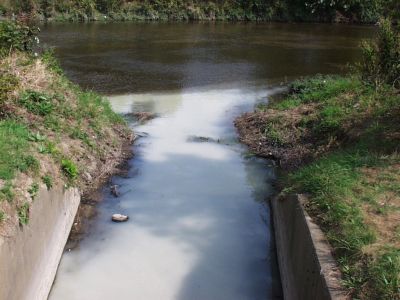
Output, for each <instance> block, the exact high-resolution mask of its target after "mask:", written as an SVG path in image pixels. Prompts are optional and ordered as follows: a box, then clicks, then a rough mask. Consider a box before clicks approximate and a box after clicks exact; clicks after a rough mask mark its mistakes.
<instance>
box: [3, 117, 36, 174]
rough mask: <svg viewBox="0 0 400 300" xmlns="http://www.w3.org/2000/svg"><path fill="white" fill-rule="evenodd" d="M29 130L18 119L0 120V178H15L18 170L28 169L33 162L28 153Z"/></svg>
mask: <svg viewBox="0 0 400 300" xmlns="http://www.w3.org/2000/svg"><path fill="white" fill-rule="evenodd" d="M28 137H29V131H28V129H27V128H26V127H25V126H24V125H21V124H19V123H17V122H16V121H13V120H3V121H0V153H1V155H0V179H3V180H10V179H13V178H14V175H15V173H16V171H17V170H26V169H28V168H29V166H30V165H31V163H32V160H31V159H30V156H28V155H27V152H28V149H29V144H28Z"/></svg>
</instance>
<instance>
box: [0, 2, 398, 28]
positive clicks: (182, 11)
mask: <svg viewBox="0 0 400 300" xmlns="http://www.w3.org/2000/svg"><path fill="white" fill-rule="evenodd" d="M399 11H400V7H399V3H398V1H397V0H389V1H387V0H367V1H358V0H357V1H356V0H354V1H321V0H308V1H293V0H262V1H260V0H239V1H237V0H236V1H234V0H224V1H202V0H193V1H181V0H144V1H136V0H132V1H126V0H85V1H83V0H63V1H55V0H16V1H10V0H0V13H2V14H3V15H11V14H13V13H14V14H17V15H23V17H25V18H26V17H31V18H33V19H36V20H49V21H90V20H110V19H111V20H253V21H255V20H267V21H271V20H272V21H308V22H311V21H313V22H315V21H317V22H358V23H374V22H376V21H377V20H378V18H379V16H381V15H386V16H391V17H392V18H396V19H398V18H399Z"/></svg>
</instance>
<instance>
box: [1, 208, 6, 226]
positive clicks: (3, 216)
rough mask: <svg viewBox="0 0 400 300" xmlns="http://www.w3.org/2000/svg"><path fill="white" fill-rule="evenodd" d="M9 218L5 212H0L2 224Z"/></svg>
mask: <svg viewBox="0 0 400 300" xmlns="http://www.w3.org/2000/svg"><path fill="white" fill-rule="evenodd" d="M6 218H7V215H6V213H5V212H4V211H2V210H0V223H2V222H4V221H5V220H6Z"/></svg>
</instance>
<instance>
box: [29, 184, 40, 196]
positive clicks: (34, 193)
mask: <svg viewBox="0 0 400 300" xmlns="http://www.w3.org/2000/svg"><path fill="white" fill-rule="evenodd" d="M38 192H39V184H38V183H36V182H35V183H32V185H31V187H30V188H29V189H28V193H29V195H31V198H32V200H34V199H35V198H36V196H37V194H38Z"/></svg>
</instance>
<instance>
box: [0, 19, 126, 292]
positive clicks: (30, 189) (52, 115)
mask: <svg viewBox="0 0 400 300" xmlns="http://www.w3.org/2000/svg"><path fill="white" fill-rule="evenodd" d="M0 39H1V49H0V53H1V58H0V241H1V242H0V246H1V247H0V252H1V255H3V254H4V253H7V249H8V248H7V247H8V245H11V244H13V245H14V246H15V247H16V249H15V252H14V254H13V256H15V257H13V258H11V257H10V260H9V261H10V263H11V262H13V261H20V262H26V263H27V265H29V266H31V265H34V264H35V263H38V261H39V260H40V259H41V257H40V253H36V254H38V255H37V256H35V257H33V255H34V254H33V252H34V249H35V241H37V242H36V243H41V242H48V241H50V240H52V238H51V237H52V236H53V235H56V233H54V232H53V231H55V230H58V229H60V228H58V227H56V228H54V229H52V227H51V226H52V225H53V223H54V224H57V218H60V219H62V218H64V214H67V213H68V215H69V216H70V218H71V220H66V222H65V223H63V224H62V226H66V227H69V228H66V229H65V234H66V235H65V236H63V237H57V241H58V242H57V243H58V244H57V245H52V244H49V245H48V247H46V249H47V248H49V249H50V248H54V249H55V252H59V249H61V250H62V248H63V247H64V245H65V242H66V240H65V239H66V237H67V236H68V233H69V230H70V228H71V227H70V226H71V225H72V220H73V218H74V216H75V213H76V208H77V207H75V208H74V209H69V205H71V207H72V206H74V205H75V204H74V203H75V202H76V201H75V200H73V199H75V198H76V197H75V194H78V196H79V195H81V196H82V195H85V194H90V193H91V192H92V191H94V190H95V189H96V188H98V187H99V185H101V184H102V183H103V182H104V180H106V179H107V177H108V176H110V175H111V174H113V173H115V172H116V167H117V166H118V165H119V164H120V163H121V162H123V161H124V160H125V159H126V158H127V157H129V156H130V155H131V151H130V149H129V145H130V143H131V140H132V133H131V131H130V130H129V128H128V127H127V125H126V124H125V122H124V120H123V119H122V118H121V117H120V116H119V115H117V114H116V113H114V112H113V111H112V110H111V107H110V105H109V103H108V101H107V100H106V99H104V98H103V97H101V96H100V95H97V94H95V93H92V92H86V91H83V90H81V89H80V88H79V87H78V86H76V85H74V84H72V83H71V82H70V81H69V80H68V79H67V78H66V77H65V76H64V75H63V73H62V70H61V69H60V67H59V66H58V64H57V62H56V61H55V59H54V58H53V56H52V55H51V53H48V52H44V53H42V54H39V55H38V54H37V53H34V52H33V51H34V48H35V47H36V43H37V38H36V37H35V32H34V30H33V29H31V28H28V27H25V26H23V25H18V24H14V23H8V22H2V23H0ZM46 191H48V193H46ZM54 191H58V192H59V196H60V197H59V198H60V199H61V200H59V198H57V197H55V196H54V195H55V194H56V193H54ZM72 194H73V195H72ZM71 195H72V196H71ZM71 197H72V198H71ZM48 198H49V199H50V200H48ZM70 198H71V199H70ZM68 199H70V200H71V202H70V204H69V202H68ZM38 201H46V203H47V204H46V205H44V204H41V203H38ZM59 201H61V202H60V203H59ZM78 203H79V198H78ZM51 207H54V208H55V209H52V208H51ZM57 207H58V208H59V209H64V208H65V212H64V210H62V211H61V210H60V211H58V210H57V209H56V208H57ZM50 212H51V214H52V215H48V213H50ZM42 213H43V215H38V214H42ZM58 214H60V215H59V216H58ZM57 216H58V217H57ZM31 220H32V224H31ZM44 220H47V221H46V222H47V223H46V222H43V221H44ZM53 220H54V222H53ZM75 225H79V224H75ZM47 226H50V227H49V228H50V229H51V230H49V228H47ZM35 235H38V236H37V239H35V238H34V237H35ZM24 236H25V237H26V238H27V237H33V239H29V241H28V239H25V238H24ZM18 240H20V242H21V243H22V244H19V243H18ZM30 247H32V248H31V249H32V251H31V252H29V251H28V252H24V251H25V250H24V249H28V248H30ZM56 248H57V249H56ZM3 250H4V251H3ZM39 252H40V251H39ZM21 253H25V254H21ZM29 253H32V257H19V256H18V255H19V254H21V255H28V256H29V255H30V254H29ZM51 255H52V254H51ZM56 256H57V255H56ZM36 259H37V260H38V261H32V260H36ZM49 259H50V258H49ZM58 259H59V257H58ZM28 262H29V263H28ZM53 263H54V264H55V266H57V265H58V261H57V259H55V260H54V262H53ZM38 265H40V263H38ZM3 266H4V265H3ZM13 266H14V267H15V268H20V269H19V270H14V269H13V270H11V269H6V270H3V268H2V271H5V272H6V274H7V276H4V278H6V277H7V278H8V275H10V274H18V272H26V271H27V270H31V268H30V267H27V266H25V265H24V263H22V264H19V265H18V264H13ZM25 267H26V268H25ZM34 269H35V268H34V266H33V267H32V270H33V271H34ZM24 270H25V271H24ZM42 271H43V270H42ZM43 272H44V274H43V273H42V274H43V275H44V276H46V274H47V273H46V270H44V271H43ZM24 276H25V275H24ZM2 277H3V276H2ZM25 277H26V276H25ZM27 280H29V278H28V279H27ZM31 280H33V278H31ZM49 282H50V285H51V282H52V279H50V280H49ZM6 288H7V289H11V288H17V286H15V287H13V286H7V287H6ZM48 288H49V287H48ZM2 292H4V293H6V294H4V295H7V294H8V295H13V296H14V297H16V295H17V293H16V292H15V293H12V294H9V293H8V292H9V291H2ZM47 292H48V291H47ZM4 295H3V296H4ZM18 295H22V294H18ZM0 298H1V297H0ZM7 299H10V298H7Z"/></svg>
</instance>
